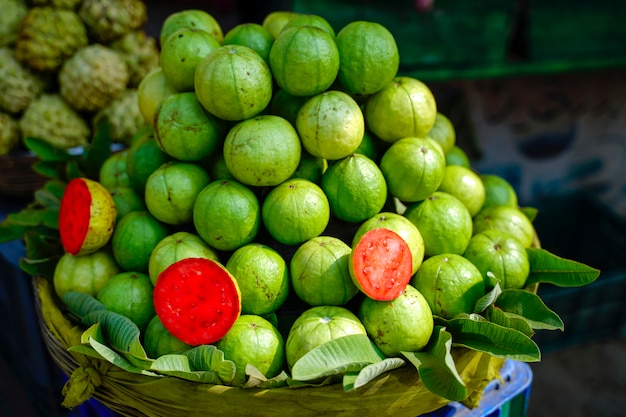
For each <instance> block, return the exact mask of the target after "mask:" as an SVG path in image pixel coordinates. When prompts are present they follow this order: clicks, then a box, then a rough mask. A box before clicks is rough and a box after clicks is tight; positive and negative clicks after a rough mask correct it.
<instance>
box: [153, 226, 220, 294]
mask: <svg viewBox="0 0 626 417" xmlns="http://www.w3.org/2000/svg"><path fill="white" fill-rule="evenodd" d="M184 258H206V259H212V260H214V261H218V260H219V258H218V255H217V253H216V252H215V251H214V250H213V248H211V247H210V246H209V245H208V244H207V243H206V242H205V241H204V240H202V238H201V237H200V236H198V235H196V234H195V233H191V232H187V231H184V230H181V231H179V232H174V233H172V234H171V235H168V236H166V237H164V238H163V239H161V240H160V241H159V243H157V245H156V246H155V247H154V249H152V252H151V253H150V260H149V262H148V275H149V276H150V280H151V281H152V285H155V284H156V281H157V278H158V277H159V274H160V273H161V272H163V270H164V269H165V268H167V267H168V266H170V265H171V264H173V263H174V262H176V261H180V260H181V259H184Z"/></svg>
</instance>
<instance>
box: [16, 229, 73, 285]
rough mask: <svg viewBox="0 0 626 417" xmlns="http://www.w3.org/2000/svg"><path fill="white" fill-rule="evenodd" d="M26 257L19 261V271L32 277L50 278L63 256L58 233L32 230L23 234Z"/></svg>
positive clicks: (46, 230) (47, 230) (49, 230)
mask: <svg viewBox="0 0 626 417" xmlns="http://www.w3.org/2000/svg"><path fill="white" fill-rule="evenodd" d="M24 243H25V249H26V256H25V257H24V258H21V259H20V269H22V271H24V272H25V273H27V274H28V275H32V276H41V277H46V278H50V279H51V278H52V277H53V276H54V270H55V268H56V264H57V262H58V261H59V258H60V257H61V255H62V254H63V248H62V246H61V241H60V240H59V237H58V231H56V230H51V229H47V228H41V227H38V228H34V229H30V230H28V231H26V232H25V233H24Z"/></svg>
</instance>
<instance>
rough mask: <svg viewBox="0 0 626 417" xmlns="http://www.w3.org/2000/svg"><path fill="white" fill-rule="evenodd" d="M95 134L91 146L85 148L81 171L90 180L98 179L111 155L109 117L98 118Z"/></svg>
mask: <svg viewBox="0 0 626 417" xmlns="http://www.w3.org/2000/svg"><path fill="white" fill-rule="evenodd" d="M94 125H95V127H94V134H93V137H92V138H91V142H90V145H89V146H88V147H86V148H85V150H84V152H83V158H82V161H81V164H80V169H81V170H82V171H83V172H85V173H86V175H87V176H88V177H89V178H98V175H99V172H100V168H101V167H102V164H103V163H104V161H105V160H106V159H107V158H108V157H109V156H110V155H111V122H110V121H109V118H108V117H98V118H97V120H96V121H95V123H94Z"/></svg>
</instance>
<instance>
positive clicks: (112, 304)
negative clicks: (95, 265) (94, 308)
mask: <svg viewBox="0 0 626 417" xmlns="http://www.w3.org/2000/svg"><path fill="white" fill-rule="evenodd" d="M153 290H154V287H153V286H152V282H150V277H148V275H146V274H143V273H141V272H121V273H119V274H117V275H115V276H113V277H111V279H109V280H108V281H107V283H106V284H105V285H104V287H102V289H101V290H100V291H99V292H98V295H97V297H96V298H97V299H98V301H100V302H101V303H102V304H104V306H105V307H106V308H107V310H109V311H113V312H115V313H118V314H121V315H123V316H124V317H127V318H129V319H130V320H131V321H132V322H133V323H135V324H136V325H137V327H138V328H139V330H140V331H142V332H143V331H144V330H145V328H146V326H147V325H148V323H149V322H150V320H152V318H153V317H154V316H155V314H156V313H155V311H154V302H153V301H152V292H153Z"/></svg>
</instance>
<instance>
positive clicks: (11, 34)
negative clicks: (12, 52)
mask: <svg viewBox="0 0 626 417" xmlns="http://www.w3.org/2000/svg"><path fill="white" fill-rule="evenodd" d="M0 10H2V13H0V46H12V45H14V44H15V41H16V40H17V33H18V32H19V30H20V23H21V22H22V19H24V17H25V16H26V13H28V6H27V5H26V2H25V1H24V0H0Z"/></svg>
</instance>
